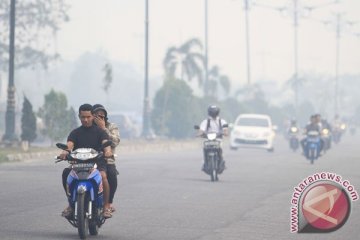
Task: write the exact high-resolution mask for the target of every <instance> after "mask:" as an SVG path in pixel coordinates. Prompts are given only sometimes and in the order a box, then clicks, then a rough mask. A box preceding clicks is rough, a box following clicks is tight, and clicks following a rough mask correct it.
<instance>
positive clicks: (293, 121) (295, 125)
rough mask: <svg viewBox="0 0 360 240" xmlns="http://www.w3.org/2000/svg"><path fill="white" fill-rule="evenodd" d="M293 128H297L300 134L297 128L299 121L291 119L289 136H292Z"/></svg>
mask: <svg viewBox="0 0 360 240" xmlns="http://www.w3.org/2000/svg"><path fill="white" fill-rule="evenodd" d="M292 128H296V129H297V131H296V132H298V129H299V128H298V126H297V121H296V120H295V119H291V121H290V126H289V127H288V130H287V134H288V135H290V134H292V133H293V132H292V131H291V129H292Z"/></svg>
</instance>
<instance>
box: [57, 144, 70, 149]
mask: <svg viewBox="0 0 360 240" xmlns="http://www.w3.org/2000/svg"><path fill="white" fill-rule="evenodd" d="M55 145H56V147H58V148H60V149H62V150H66V149H67V148H68V147H67V145H66V144H64V143H57V144H55Z"/></svg>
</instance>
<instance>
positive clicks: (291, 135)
mask: <svg viewBox="0 0 360 240" xmlns="http://www.w3.org/2000/svg"><path fill="white" fill-rule="evenodd" d="M298 135H299V128H298V126H297V122H296V120H295V119H292V120H291V122H290V126H289V128H288V130H287V136H286V138H287V139H288V140H289V144H290V148H291V149H292V150H293V151H296V150H297V149H298V147H299V139H298V137H299V136H298Z"/></svg>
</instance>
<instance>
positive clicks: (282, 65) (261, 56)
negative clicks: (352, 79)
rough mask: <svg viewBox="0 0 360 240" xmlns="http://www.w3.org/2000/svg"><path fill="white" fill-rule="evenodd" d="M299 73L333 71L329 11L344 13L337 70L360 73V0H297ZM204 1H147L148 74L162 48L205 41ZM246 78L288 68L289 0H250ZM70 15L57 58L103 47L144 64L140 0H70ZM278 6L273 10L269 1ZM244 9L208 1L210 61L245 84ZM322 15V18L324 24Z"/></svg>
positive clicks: (268, 76) (276, 77) (283, 75)
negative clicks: (248, 71)
mask: <svg viewBox="0 0 360 240" xmlns="http://www.w3.org/2000/svg"><path fill="white" fill-rule="evenodd" d="M298 1H299V6H300V8H299V9H302V10H301V11H300V12H299V15H300V18H299V27H298V52H299V56H298V62H299V73H300V74H301V73H305V72H314V73H318V74H326V75H329V76H333V75H334V74H335V56H336V54H335V53H336V33H335V25H336V24H335V15H336V13H337V12H340V13H342V14H343V19H344V21H343V24H341V29H342V31H341V32H342V34H341V38H340V54H339V56H340V65H339V71H340V74H345V73H346V74H359V61H358V58H359V56H360V38H359V37H357V36H356V35H355V33H360V27H359V26H357V25H356V24H355V25H353V26H350V24H348V23H347V21H359V20H360V19H359V17H357V16H360V14H359V13H360V1H358V0H342V1H340V2H341V3H338V4H332V5H329V6H326V7H319V8H317V9H315V10H313V11H312V12H311V13H309V12H308V11H306V10H304V9H306V7H308V6H318V5H322V4H324V3H328V2H329V1H328V0H298ZM204 2H205V0H149V41H150V43H149V54H150V57H149V74H150V77H151V76H162V75H163V67H162V61H163V58H164V56H165V53H166V50H167V49H168V48H169V47H172V46H179V45H181V44H182V43H184V42H185V41H187V40H188V39H190V38H194V37H195V38H199V39H200V40H201V41H203V40H204V26H205V25H204V11H205V10H204V6H205V5H204ZM250 2H251V3H252V4H251V9H250V12H249V23H250V25H249V26H250V27H249V30H250V35H249V38H250V67H251V75H252V78H251V81H252V83H256V82H258V81H262V80H264V79H265V80H273V81H278V82H279V83H283V82H284V81H286V80H288V79H289V78H290V77H291V76H292V74H293V73H294V24H293V17H292V16H293V15H292V12H291V9H292V2H293V1H290V0H262V1H260V0H257V1H255V0H253V1H250ZM69 4H70V5H71V8H70V11H69V16H70V22H68V23H65V24H64V25H63V26H62V28H61V30H60V31H59V32H58V34H57V40H56V50H57V51H58V52H59V53H60V54H61V56H62V58H63V59H64V60H70V61H71V60H75V59H77V58H78V57H79V56H80V55H81V54H83V53H84V52H87V51H90V52H96V51H101V52H103V53H104V54H105V55H106V56H107V57H108V58H109V60H110V61H121V62H124V63H129V64H132V65H134V66H135V67H136V68H137V69H139V71H142V70H143V67H144V41H145V34H144V29H145V0H131V1H129V0H76V1H69ZM265 4H266V5H267V6H272V7H284V9H285V10H284V11H282V12H280V11H279V10H276V9H275V8H271V7H265V6H264V5H265ZM244 20H245V15H244V1H243V0H208V23H209V25H208V32H209V36H208V42H209V65H210V67H211V66H213V65H218V66H219V67H220V70H221V72H222V73H223V74H225V75H228V76H229V77H230V79H231V80H232V83H233V86H243V85H244V84H245V83H246V81H247V80H246V76H247V75H246V66H247V65H246V64H247V62H246V57H245V56H246V55H245V52H246V48H245V24H244ZM321 21H328V22H329V24H324V23H323V22H321Z"/></svg>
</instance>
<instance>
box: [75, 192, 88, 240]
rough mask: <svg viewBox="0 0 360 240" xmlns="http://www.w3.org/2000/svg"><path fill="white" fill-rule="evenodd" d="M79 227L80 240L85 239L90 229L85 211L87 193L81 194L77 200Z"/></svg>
mask: <svg viewBox="0 0 360 240" xmlns="http://www.w3.org/2000/svg"><path fill="white" fill-rule="evenodd" d="M77 226H78V233H79V237H80V239H85V238H86V233H87V232H88V228H89V226H88V219H87V217H86V209H85V193H80V194H79V195H78V199H77Z"/></svg>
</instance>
